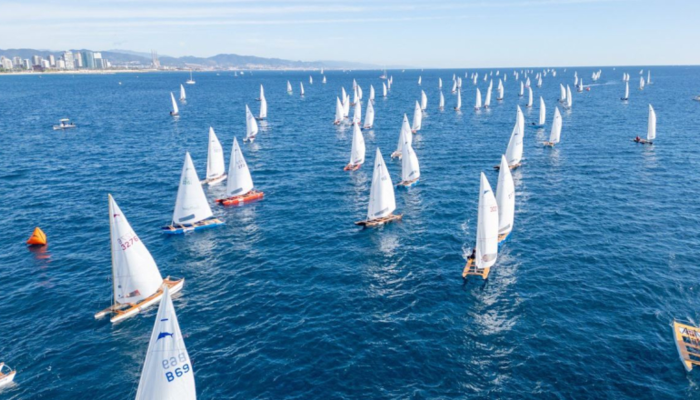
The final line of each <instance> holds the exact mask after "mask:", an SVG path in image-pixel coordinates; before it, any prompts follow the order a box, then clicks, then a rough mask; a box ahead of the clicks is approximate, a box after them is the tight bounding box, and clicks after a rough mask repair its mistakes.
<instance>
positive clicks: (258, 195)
mask: <svg viewBox="0 0 700 400" xmlns="http://www.w3.org/2000/svg"><path fill="white" fill-rule="evenodd" d="M263 197H265V193H263V192H258V191H256V190H251V191H250V192H248V193H246V194H244V195H243V196H234V197H229V198H227V199H217V200H216V202H217V203H219V204H221V205H223V206H242V205H244V204H246V203H251V202H254V201H258V200H262V199H263Z"/></svg>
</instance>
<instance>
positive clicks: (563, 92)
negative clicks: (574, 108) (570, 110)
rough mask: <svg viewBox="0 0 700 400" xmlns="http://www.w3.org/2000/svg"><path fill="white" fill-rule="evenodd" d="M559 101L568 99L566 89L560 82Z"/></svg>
mask: <svg viewBox="0 0 700 400" xmlns="http://www.w3.org/2000/svg"><path fill="white" fill-rule="evenodd" d="M559 101H561V102H562V103H563V102H565V101H566V89H565V88H564V85H562V84H561V83H560V84H559Z"/></svg>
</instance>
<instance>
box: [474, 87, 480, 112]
mask: <svg viewBox="0 0 700 400" xmlns="http://www.w3.org/2000/svg"><path fill="white" fill-rule="evenodd" d="M474 109H475V110H480V109H481V91H480V90H479V88H476V102H475V104H474Z"/></svg>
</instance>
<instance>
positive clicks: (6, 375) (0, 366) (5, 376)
mask: <svg viewBox="0 0 700 400" xmlns="http://www.w3.org/2000/svg"><path fill="white" fill-rule="evenodd" d="M15 375H17V371H16V370H14V369H12V368H10V366H9V365H7V364H5V363H4V362H0V388H2V387H5V386H7V385H9V384H10V383H12V381H14V380H15Z"/></svg>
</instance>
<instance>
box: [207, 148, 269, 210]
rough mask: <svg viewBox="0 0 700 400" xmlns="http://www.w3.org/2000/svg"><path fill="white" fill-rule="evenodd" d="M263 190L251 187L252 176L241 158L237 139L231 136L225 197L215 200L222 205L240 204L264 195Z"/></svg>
mask: <svg viewBox="0 0 700 400" xmlns="http://www.w3.org/2000/svg"><path fill="white" fill-rule="evenodd" d="M264 195H265V194H264V193H263V192H259V191H257V190H254V189H253V178H252V177H251V176H250V170H249V169H248V164H246V162H245V158H243V153H242V152H241V148H240V147H239V146H238V140H237V139H236V138H235V137H234V138H233V148H232V149H231V160H230V161H229V164H228V180H226V196H228V197H226V198H224V199H217V200H216V202H217V203H219V204H221V205H224V206H241V205H243V204H245V203H249V202H251V201H255V200H260V199H262V198H263V197H264Z"/></svg>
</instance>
